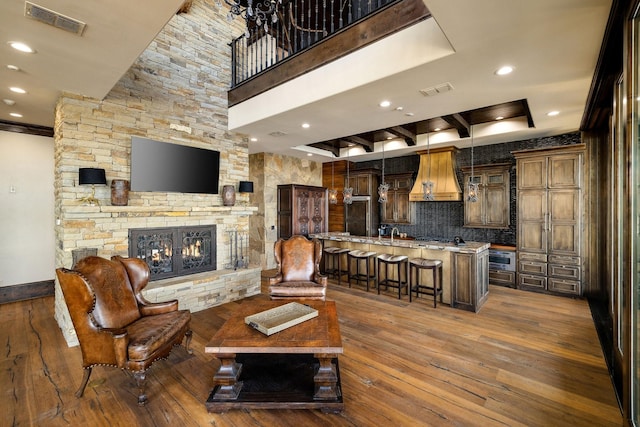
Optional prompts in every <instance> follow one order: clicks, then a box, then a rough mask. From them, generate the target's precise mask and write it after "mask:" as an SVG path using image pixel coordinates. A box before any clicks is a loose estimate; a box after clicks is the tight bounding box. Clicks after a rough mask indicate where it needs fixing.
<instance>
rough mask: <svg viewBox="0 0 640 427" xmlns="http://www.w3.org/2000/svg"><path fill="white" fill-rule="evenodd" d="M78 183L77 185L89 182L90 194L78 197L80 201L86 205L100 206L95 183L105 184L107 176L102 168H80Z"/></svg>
mask: <svg viewBox="0 0 640 427" xmlns="http://www.w3.org/2000/svg"><path fill="white" fill-rule="evenodd" d="M78 184H79V185H89V184H91V196H90V197H83V198H81V199H80V201H81V202H82V203H85V204H87V205H91V206H94V205H98V206H100V201H99V200H98V199H96V184H97V185H107V178H106V176H105V173H104V169H98V168H80V170H79V171H78Z"/></svg>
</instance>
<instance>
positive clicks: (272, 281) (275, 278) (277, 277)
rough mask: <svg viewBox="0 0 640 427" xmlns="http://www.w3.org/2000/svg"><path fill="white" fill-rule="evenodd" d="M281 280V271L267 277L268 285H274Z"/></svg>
mask: <svg viewBox="0 0 640 427" xmlns="http://www.w3.org/2000/svg"><path fill="white" fill-rule="evenodd" d="M280 282H282V273H278V274H276V275H275V276H272V277H269V285H276V284H278V283H280Z"/></svg>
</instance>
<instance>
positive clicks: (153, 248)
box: [129, 225, 216, 280]
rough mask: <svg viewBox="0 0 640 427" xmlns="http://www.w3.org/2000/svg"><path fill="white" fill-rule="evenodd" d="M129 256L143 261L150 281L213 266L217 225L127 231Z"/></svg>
mask: <svg viewBox="0 0 640 427" xmlns="http://www.w3.org/2000/svg"><path fill="white" fill-rule="evenodd" d="M129 257H135V258H140V259H142V260H144V261H145V262H146V263H147V265H148V266H149V270H150V271H151V280H158V279H164V278H167V277H175V276H184V275H187V274H194V273H200V272H203V271H211V270H215V269H216V226H215V225H205V226H183V227H166V228H138V229H130V230H129Z"/></svg>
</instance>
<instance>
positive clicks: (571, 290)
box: [549, 277, 580, 295]
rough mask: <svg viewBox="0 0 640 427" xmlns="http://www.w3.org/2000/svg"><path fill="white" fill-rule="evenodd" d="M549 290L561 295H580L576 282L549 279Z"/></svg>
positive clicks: (578, 284)
mask: <svg viewBox="0 0 640 427" xmlns="http://www.w3.org/2000/svg"><path fill="white" fill-rule="evenodd" d="M549 290H550V291H552V292H560V293H563V294H573V295H580V282H578V281H576V280H563V279H556V278H553V277H550V278H549Z"/></svg>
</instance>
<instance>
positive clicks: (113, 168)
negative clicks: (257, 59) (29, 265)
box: [54, 0, 261, 344]
mask: <svg viewBox="0 0 640 427" xmlns="http://www.w3.org/2000/svg"><path fill="white" fill-rule="evenodd" d="M225 14H226V9H225V8H218V7H217V6H215V5H214V4H213V3H209V2H207V1H204V0H202V1H195V2H194V4H193V6H192V8H191V10H190V12H189V13H187V14H180V15H175V16H174V17H173V18H172V19H171V20H170V21H169V23H168V24H167V25H166V27H165V28H164V29H163V30H162V31H161V32H160V33H159V34H158V36H157V37H156V39H155V40H154V41H153V42H152V43H151V44H150V45H149V47H148V48H147V49H146V50H145V51H144V52H143V53H142V54H141V55H140V57H139V58H138V60H137V61H136V62H135V63H134V64H133V65H132V66H131V68H130V69H129V70H128V71H127V73H126V74H125V75H124V76H123V77H122V78H121V79H120V81H119V82H118V83H117V84H116V85H115V87H114V88H113V89H112V90H111V92H110V93H109V94H108V95H107V96H106V97H105V98H104V99H103V100H98V99H92V98H87V97H84V96H80V95H76V94H70V93H64V94H63V95H62V96H61V98H60V99H59V101H58V104H57V106H56V116H55V128H54V131H55V136H54V141H55V181H54V187H55V214H56V267H71V263H72V250H74V249H79V248H90V247H95V248H98V255H99V256H103V257H106V258H108V257H110V256H112V255H116V254H118V255H123V256H127V253H128V229H129V228H144V227H168V226H179V225H204V224H216V225H218V227H217V245H218V247H217V255H218V258H217V263H218V265H217V267H218V271H217V272H210V273H201V274H200V275H197V276H198V279H197V280H195V281H194V279H193V278H191V277H189V278H186V279H183V280H182V281H175V282H172V284H170V285H169V288H168V289H166V290H162V291H161V290H160V287H159V286H157V284H156V282H154V286H152V287H151V289H149V290H148V291H147V292H146V295H147V296H148V297H149V298H150V299H154V298H158V299H162V298H164V297H168V298H169V297H171V298H173V297H176V298H178V299H179V301H180V306H181V308H189V309H191V310H194V311H195V310H200V309H203V308H207V307H209V306H212V305H216V304H221V303H224V302H227V301H231V300H234V299H238V298H243V297H244V296H247V295H252V294H254V293H258V292H260V269H259V268H250V269H246V270H239V271H233V270H228V271H222V266H223V265H224V264H226V263H228V262H229V260H228V254H229V249H228V245H229V242H228V233H225V230H228V229H229V228H237V229H238V230H241V231H247V230H248V228H249V217H250V216H251V215H253V214H254V213H255V212H256V211H257V208H255V207H249V206H247V201H248V197H249V196H248V195H241V194H238V195H237V198H236V200H237V202H236V206H235V207H225V206H222V199H221V196H220V195H196V194H183V193H156V192H153V193H152V192H132V193H130V194H129V205H128V206H122V207H120V206H110V189H109V186H102V187H97V188H96V198H98V199H99V200H100V202H101V206H82V204H81V203H80V202H79V201H78V199H79V198H80V197H83V196H87V195H88V193H89V192H90V188H87V187H80V186H78V184H77V181H78V169H79V168H80V167H99V168H104V169H105V171H106V175H107V180H108V182H109V183H110V180H112V179H129V175H130V161H129V159H130V152H131V137H132V136H140V137H144V138H149V139H155V140H159V141H163V142H171V143H176V144H182V145H188V146H193V147H198V148H205V149H212V150H217V151H219V152H220V188H222V185H225V184H232V185H234V186H236V187H237V185H238V182H239V181H240V180H248V179H249V154H248V140H247V138H246V137H245V136H243V135H239V134H235V133H231V132H228V130H227V89H228V86H229V82H230V77H229V76H230V64H231V61H230V48H229V46H228V43H229V42H230V41H231V40H232V39H233V38H234V37H236V36H238V35H240V34H242V30H241V29H239V28H236V27H234V25H239V24H238V23H236V24H229V23H227V22H226V19H225V17H224V15H225ZM237 21H238V22H239V21H240V20H237ZM232 31H233V34H232ZM251 261H252V262H253V263H258V262H260V261H261V260H259V259H256V260H253V259H252V260H251ZM203 275H204V276H203ZM172 280H175V279H172ZM56 320H57V321H58V324H59V325H60V327H61V329H62V331H63V333H64V335H65V338H66V339H67V342H68V343H70V344H72V343H73V342H75V332H74V331H73V327H72V325H71V321H70V318H69V315H68V311H67V309H66V305H65V303H64V299H63V298H62V294H61V291H60V287H59V285H58V284H56Z"/></svg>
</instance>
